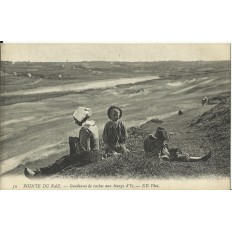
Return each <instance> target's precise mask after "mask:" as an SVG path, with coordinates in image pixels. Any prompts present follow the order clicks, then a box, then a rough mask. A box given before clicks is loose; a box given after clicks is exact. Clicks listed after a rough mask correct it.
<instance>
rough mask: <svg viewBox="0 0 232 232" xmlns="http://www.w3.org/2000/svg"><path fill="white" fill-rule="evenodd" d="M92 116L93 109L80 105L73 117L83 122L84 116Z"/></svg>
mask: <svg viewBox="0 0 232 232" xmlns="http://www.w3.org/2000/svg"><path fill="white" fill-rule="evenodd" d="M90 116H92V110H91V109H90V108H86V107H78V108H77V109H76V110H75V112H74V113H73V117H74V118H75V119H76V120H77V121H79V122H82V120H83V119H84V118H86V117H90Z"/></svg>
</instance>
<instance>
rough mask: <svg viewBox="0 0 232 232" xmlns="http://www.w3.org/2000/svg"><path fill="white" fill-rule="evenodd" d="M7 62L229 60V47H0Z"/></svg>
mask: <svg viewBox="0 0 232 232" xmlns="http://www.w3.org/2000/svg"><path fill="white" fill-rule="evenodd" d="M1 56H2V58H1V59H2V60H8V61H31V62H33V61H34V62H36V61H42V62H52V61H57V62H63V61H66V60H68V61H96V60H104V61H161V60H181V61H196V60H206V61H211V60H230V44H219V43H218V44H212V43H210V44H200V43H198V44H194V43H192V44H184V43H182V44H157V43H156V44H151V43H149V44H139V43H131V44H116V43H115V44H114V43H112V44H101V43H100V44H75V43H59V44H58V43H49V44H48V43H44V44H41V43H40V44H38V43H37V44H36V43H33V44H32V43H30V44H22V43H21V44H14V43H8V44H7V43H6V44H1Z"/></svg>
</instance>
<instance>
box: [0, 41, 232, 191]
mask: <svg viewBox="0 0 232 232" xmlns="http://www.w3.org/2000/svg"><path fill="white" fill-rule="evenodd" d="M230 46H231V45H230V44H222V43H208V44H200V43H198V44H194V43H191V44H188V43H184V44H168V43H166V44H165V43H164V44H157V43H156V44H155V43H147V44H145V43H143V44H142V43H130V44H126V43H122V44H119V43H108V44H105V43H99V44H80V43H76V44H75V43H70V44H68V43H44V44H42V43H30V44H29V43H2V44H1V79H0V81H1V90H0V97H1V101H0V189H2V190H5V189H12V190H35V189H36V190H38V189H39V190H46V189H54V190H61V189H62V190H64V189H69V190H70V189H71V190H72V189H73V190H77V189H78V190H79V189H81V190H82V189H83V190H96V189H98V190H99V189H109V190H112V189H114V190H115V189H116V190H141V189H142V190H161V189H167V190H169V189H230V188H231V186H230V171H231V170H230V157H231V154H230V130H231V128H230V123H231V120H230V119H231V116H230V111H231V110H230V106H231V57H230V49H231V48H230Z"/></svg>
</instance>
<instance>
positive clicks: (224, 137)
mask: <svg viewBox="0 0 232 232" xmlns="http://www.w3.org/2000/svg"><path fill="white" fill-rule="evenodd" d="M160 125H162V126H165V127H166V128H167V129H168V130H169V131H170V132H173V135H172V137H171V141H170V147H173V146H177V147H179V148H181V149H182V150H184V151H186V152H188V153H189V154H191V155H195V156H200V155H204V154H206V152H208V151H209V149H211V150H212V158H211V159H210V160H209V161H207V162H197V163H178V162H162V163H160V161H159V160H158V159H157V158H155V157H154V158H150V159H145V157H144V151H143V140H144V138H145V137H146V136H147V134H148V133H152V132H153V131H154V130H155V129H156V128H157V127H158V126H160ZM129 134H130V136H129V139H128V148H129V149H130V150H131V153H130V154H128V155H120V156H118V157H111V158H108V159H107V160H103V161H102V162H99V163H97V164H90V165H87V166H85V167H82V168H78V167H75V166H70V167H68V168H66V169H65V170H63V171H62V172H60V173H59V174H58V176H59V177H98V178H109V177H117V178H120V177H123V178H159V179H160V178H165V179H168V178H173V177H178V178H188V177H191V178H195V177H202V176H229V173H230V98H226V99H224V100H223V101H222V102H221V103H219V104H218V105H216V106H207V107H201V106H199V107H198V108H195V109H191V110H189V111H188V112H184V114H183V115H182V116H178V115H176V116H173V117H171V118H169V119H167V120H165V121H164V122H163V123H161V122H159V123H156V122H155V120H152V121H150V122H147V123H146V124H144V125H142V126H141V127H139V128H130V129H129ZM101 147H103V144H101Z"/></svg>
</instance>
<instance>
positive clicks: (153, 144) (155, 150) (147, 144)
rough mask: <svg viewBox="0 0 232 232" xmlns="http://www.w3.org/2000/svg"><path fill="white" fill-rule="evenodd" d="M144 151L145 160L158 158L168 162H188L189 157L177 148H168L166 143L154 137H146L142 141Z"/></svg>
mask: <svg viewBox="0 0 232 232" xmlns="http://www.w3.org/2000/svg"><path fill="white" fill-rule="evenodd" d="M144 150H145V155H146V157H147V158H150V157H154V156H156V157H159V158H161V159H164V160H169V161H179V162H188V161H189V155H188V154H187V153H185V152H182V151H181V150H180V149H178V148H171V149H170V148H169V147H168V143H167V141H165V140H164V141H163V140H160V139H157V138H154V137H148V138H146V139H145V140H144Z"/></svg>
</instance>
